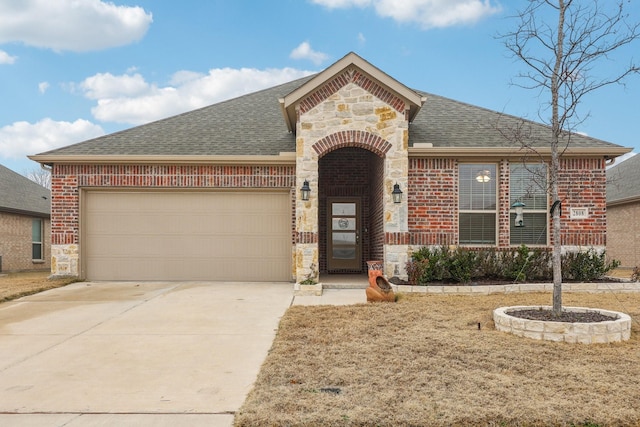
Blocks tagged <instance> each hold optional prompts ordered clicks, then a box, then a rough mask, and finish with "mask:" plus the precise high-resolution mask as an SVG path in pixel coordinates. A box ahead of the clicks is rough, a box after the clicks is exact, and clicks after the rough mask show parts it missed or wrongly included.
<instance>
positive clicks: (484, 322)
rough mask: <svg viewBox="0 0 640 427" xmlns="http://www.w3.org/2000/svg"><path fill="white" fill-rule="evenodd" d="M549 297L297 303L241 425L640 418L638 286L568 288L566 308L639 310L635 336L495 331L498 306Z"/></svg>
mask: <svg viewBox="0 0 640 427" xmlns="http://www.w3.org/2000/svg"><path fill="white" fill-rule="evenodd" d="M363 292H364V291H363ZM550 301H551V295H549V294H542V293H540V294H522V295H517V294H509V295H491V296H434V295H411V296H402V298H400V300H399V302H398V303H396V304H393V303H377V304H363V305H356V306H346V307H334V306H315V307H305V306H294V307H292V308H290V309H289V310H288V312H287V313H286V314H285V316H284V317H283V318H282V321H281V324H280V328H279V330H278V334H277V338H276V340H275V342H274V344H273V347H272V349H271V351H270V354H269V356H268V357H267V359H266V361H265V363H264V365H263V367H262V370H261V372H260V375H259V378H258V381H257V383H256V384H255V388H254V389H253V390H252V392H251V393H250V395H249V396H248V398H247V400H246V401H245V403H244V405H243V406H242V408H241V410H240V411H239V413H238V414H237V415H236V418H235V423H236V425H238V426H259V425H265V426H267V425H274V426H276V425H277V426H280V425H290V426H318V425H346V426H400V425H402V426H452V425H459V426H466V425H483V426H486V425H495V426H522V425H526V426H550V425H551V426H553V425H556V426H596V425H602V426H605V425H606V426H634V425H640V404H639V403H638V402H640V387H638V379H639V378H640V336H639V335H640V334H639V330H640V328H639V325H638V319H640V294H568V293H567V294H565V295H564V304H565V305H566V306H583V307H585V306H586V307H597V308H604V309H610V310H615V311H622V312H625V313H627V314H630V315H631V316H632V318H633V327H632V335H631V339H630V340H629V341H626V342H623V343H619V344H608V345H606V344H605V345H588V346H587V345H580V344H565V343H552V342H542V341H534V340H529V339H526V338H519V337H516V336H512V335H509V334H505V333H502V332H498V331H496V330H495V329H494V325H493V321H492V316H491V314H492V310H493V309H494V308H496V307H500V306H510V305H523V304H527V305H528V304H532V305H533V304H546V305H548V304H550ZM478 323H480V329H478Z"/></svg>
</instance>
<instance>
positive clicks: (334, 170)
mask: <svg viewBox="0 0 640 427" xmlns="http://www.w3.org/2000/svg"><path fill="white" fill-rule="evenodd" d="M348 135H350V136H353V139H350V140H346V139H344V138H346V137H347V136H348ZM313 148H314V150H315V151H316V153H318V157H319V159H318V174H319V179H318V182H319V185H318V188H319V190H318V191H319V201H318V225H319V235H318V243H319V269H320V272H321V273H365V272H366V270H367V267H366V261H367V260H370V259H382V257H383V256H384V204H383V201H382V198H383V188H384V172H385V154H386V152H387V151H388V150H389V149H390V148H391V144H389V143H388V142H387V141H385V140H383V139H382V138H380V137H378V136H376V135H371V134H368V133H366V132H341V133H337V134H333V135H330V136H328V137H326V138H323V139H322V140H319V141H318V142H316V144H314V145H313ZM342 202H346V203H354V202H355V203H357V207H358V212H357V218H356V221H357V223H356V225H355V227H356V228H357V230H356V232H357V236H358V239H359V242H358V243H359V245H360V246H359V253H358V254H357V256H358V259H357V262H354V266H353V267H349V268H344V265H345V264H344V263H342V262H336V258H335V254H336V248H335V247H334V246H333V245H332V243H333V242H334V241H335V240H333V237H334V235H333V233H334V231H335V232H338V233H339V232H340V230H338V229H337V228H338V227H339V225H334V223H336V224H338V223H342V225H343V226H344V225H345V224H346V222H345V220H344V219H343V218H341V217H339V216H334V215H332V206H333V203H342ZM341 219H343V220H342V221H340V220H341ZM345 219H351V218H350V217H348V216H345ZM349 227H351V226H350V225H349ZM334 228H335V229H336V230H334ZM349 231H350V230H349ZM347 235H348V233H346V234H344V235H343V236H347ZM347 265H348V263H347Z"/></svg>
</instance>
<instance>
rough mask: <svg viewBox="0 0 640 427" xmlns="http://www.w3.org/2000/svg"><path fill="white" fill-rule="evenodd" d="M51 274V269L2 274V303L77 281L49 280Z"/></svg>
mask: <svg viewBox="0 0 640 427" xmlns="http://www.w3.org/2000/svg"><path fill="white" fill-rule="evenodd" d="M50 275H51V272H49V271H38V272H27V273H8V274H2V275H0V303H1V302H3V301H10V300H13V299H16V298H20V297H23V296H26V295H31V294H35V293H38V292H42V291H46V290H48V289H53V288H58V287H60V286H65V285H68V284H69V283H72V282H74V281H75V279H73V278H65V279H55V280H49V279H48V277H49V276H50Z"/></svg>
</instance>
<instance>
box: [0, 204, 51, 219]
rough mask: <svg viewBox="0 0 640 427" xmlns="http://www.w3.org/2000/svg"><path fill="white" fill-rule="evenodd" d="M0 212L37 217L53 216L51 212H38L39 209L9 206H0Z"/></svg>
mask: <svg viewBox="0 0 640 427" xmlns="http://www.w3.org/2000/svg"><path fill="white" fill-rule="evenodd" d="M0 212H4V213H9V214H14V215H24V216H31V217H36V218H51V213H50V212H37V211H30V210H24V209H15V208H7V207H0Z"/></svg>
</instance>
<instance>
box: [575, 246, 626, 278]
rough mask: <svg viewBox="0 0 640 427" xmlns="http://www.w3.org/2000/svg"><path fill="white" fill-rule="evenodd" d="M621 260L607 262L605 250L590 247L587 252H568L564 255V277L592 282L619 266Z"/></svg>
mask: <svg viewBox="0 0 640 427" xmlns="http://www.w3.org/2000/svg"><path fill="white" fill-rule="evenodd" d="M619 265H620V261H617V260H612V261H611V262H607V259H606V254H605V251H602V252H601V253H598V252H596V251H595V250H594V249H592V248H590V249H589V250H587V251H585V252H582V251H581V252H567V253H566V254H564V255H563V256H562V277H563V278H564V279H567V280H577V281H581V282H590V281H593V280H597V279H600V278H601V277H602V276H604V275H605V274H607V273H608V272H609V271H611V270H613V269H614V268H617V267H618V266H619Z"/></svg>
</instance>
